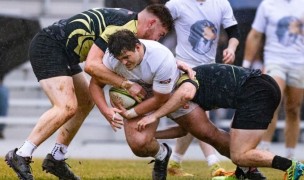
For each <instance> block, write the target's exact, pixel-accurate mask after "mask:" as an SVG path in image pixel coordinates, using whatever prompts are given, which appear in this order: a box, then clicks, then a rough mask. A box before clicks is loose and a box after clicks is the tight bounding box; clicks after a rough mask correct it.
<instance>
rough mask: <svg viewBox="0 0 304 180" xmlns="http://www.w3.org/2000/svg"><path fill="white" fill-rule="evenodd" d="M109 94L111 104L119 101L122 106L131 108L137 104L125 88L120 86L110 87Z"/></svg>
mask: <svg viewBox="0 0 304 180" xmlns="http://www.w3.org/2000/svg"><path fill="white" fill-rule="evenodd" d="M109 96H110V101H111V104H112V105H114V106H115V104H116V103H120V104H122V106H123V107H124V108H126V109H131V108H133V107H134V106H136V105H137V101H136V100H135V99H134V98H133V97H132V96H131V95H130V94H129V92H128V91H127V90H125V89H122V88H116V87H111V88H110V89H109Z"/></svg>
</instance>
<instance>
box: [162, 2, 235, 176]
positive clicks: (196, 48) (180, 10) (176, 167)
mask: <svg viewBox="0 0 304 180" xmlns="http://www.w3.org/2000/svg"><path fill="white" fill-rule="evenodd" d="M166 6H167V7H168V8H169V9H170V12H171V14H172V16H173V18H174V23H175V32H176V36H177V46H176V49H175V53H176V58H177V59H178V60H181V61H184V62H186V63H187V64H188V65H189V66H191V67H195V66H198V65H201V64H209V63H215V55H216V49H217V44H218V40H219V34H220V27H221V25H223V26H224V28H225V30H227V31H228V34H229V38H227V41H228V43H227V44H226V47H225V48H223V49H222V52H221V53H222V54H223V61H224V63H227V64H232V63H233V62H234V57H235V56H234V53H235V50H236V47H237V45H238V40H237V38H238V29H237V25H236V24H237V22H236V20H235V18H234V16H233V12H232V8H231V7H230V4H229V3H228V2H227V1H226V0H223V1H222V0H216V1H215V0H214V1H202V0H195V1H183V0H170V1H168V2H167V3H166ZM171 42H174V41H171ZM193 139H194V138H193V136H192V135H191V134H188V135H187V136H185V137H181V138H178V139H177V141H176V145H175V149H174V152H173V153H172V156H171V159H170V164H169V167H168V171H169V173H170V174H171V175H174V176H193V175H192V174H190V173H187V172H185V171H183V169H182V166H181V163H182V159H183V156H184V154H185V153H186V151H187V149H188V147H189V145H190V144H191V142H192V140H193ZM199 145H200V147H201V149H202V151H203V153H204V155H205V157H206V159H207V163H208V166H209V168H210V174H211V176H219V175H222V174H223V173H224V171H225V170H224V169H223V168H221V167H220V164H219V161H220V160H219V159H218V157H217V156H216V151H215V149H214V148H213V147H212V146H210V145H209V144H206V143H204V142H202V141H200V142H199Z"/></svg>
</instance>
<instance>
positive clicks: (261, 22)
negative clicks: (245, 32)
mask: <svg viewBox="0 0 304 180" xmlns="http://www.w3.org/2000/svg"><path fill="white" fill-rule="evenodd" d="M252 28H253V29H255V30H256V31H258V32H260V33H264V32H265V28H266V12H265V3H263V2H261V4H260V5H259V7H258V9H257V12H256V14H255V18H254V21H253V23H252Z"/></svg>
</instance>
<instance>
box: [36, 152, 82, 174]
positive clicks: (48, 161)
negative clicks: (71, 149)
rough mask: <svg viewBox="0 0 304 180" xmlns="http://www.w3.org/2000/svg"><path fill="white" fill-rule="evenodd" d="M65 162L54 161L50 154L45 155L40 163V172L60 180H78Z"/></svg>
mask: <svg viewBox="0 0 304 180" xmlns="http://www.w3.org/2000/svg"><path fill="white" fill-rule="evenodd" d="M65 160H66V159H64V160H56V159H54V157H53V156H52V155H51V154H47V155H46V157H45V159H44V160H43V163H42V170H43V171H46V172H47V173H51V174H53V175H55V176H57V177H58V178H59V179H60V180H80V178H79V177H78V176H76V175H75V174H74V173H73V172H72V171H71V169H70V166H69V165H68V164H67V163H66V162H65Z"/></svg>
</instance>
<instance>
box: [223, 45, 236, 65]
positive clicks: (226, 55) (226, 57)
mask: <svg viewBox="0 0 304 180" xmlns="http://www.w3.org/2000/svg"><path fill="white" fill-rule="evenodd" d="M234 59H235V53H234V51H233V50H231V49H229V48H227V49H225V50H224V51H223V63H225V64H233V63H234Z"/></svg>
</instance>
